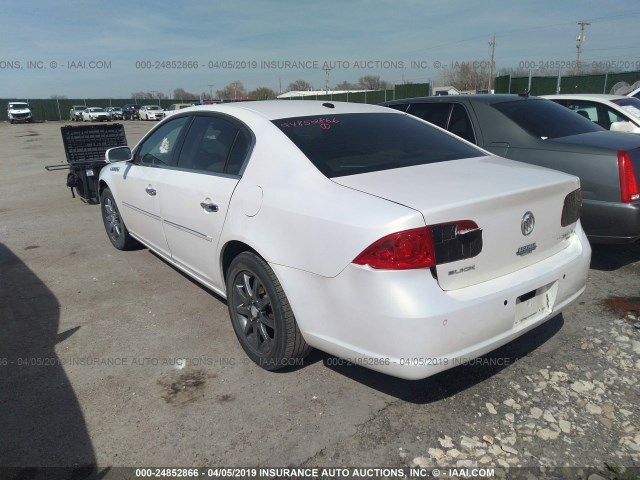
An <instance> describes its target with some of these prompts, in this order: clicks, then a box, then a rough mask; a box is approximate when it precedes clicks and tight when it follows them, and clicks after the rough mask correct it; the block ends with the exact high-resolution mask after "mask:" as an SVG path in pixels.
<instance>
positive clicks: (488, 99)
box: [381, 93, 540, 105]
mask: <svg viewBox="0 0 640 480" xmlns="http://www.w3.org/2000/svg"><path fill="white" fill-rule="evenodd" d="M456 100H458V101H459V100H466V101H469V102H474V103H486V104H489V105H490V104H494V103H502V102H513V101H526V100H540V97H535V96H533V95H530V96H529V95H516V94H510V93H497V94H463V95H433V96H431V97H414V98H402V99H398V100H389V101H387V102H384V103H382V104H381V105H397V104H404V103H441V102H443V103H451V102H453V101H456Z"/></svg>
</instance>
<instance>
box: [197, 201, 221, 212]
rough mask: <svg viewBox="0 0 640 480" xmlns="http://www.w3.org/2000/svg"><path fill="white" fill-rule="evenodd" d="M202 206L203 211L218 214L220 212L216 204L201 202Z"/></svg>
mask: <svg viewBox="0 0 640 480" xmlns="http://www.w3.org/2000/svg"><path fill="white" fill-rule="evenodd" d="M200 206H201V207H202V209H203V210H204V211H205V212H217V211H218V205H216V204H215V203H206V202H200Z"/></svg>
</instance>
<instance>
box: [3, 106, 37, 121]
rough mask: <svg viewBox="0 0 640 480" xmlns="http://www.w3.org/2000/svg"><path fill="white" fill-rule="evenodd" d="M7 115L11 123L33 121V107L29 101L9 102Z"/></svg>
mask: <svg viewBox="0 0 640 480" xmlns="http://www.w3.org/2000/svg"><path fill="white" fill-rule="evenodd" d="M7 117H8V118H9V122H10V123H16V122H29V123H31V122H33V114H32V113H31V107H29V104H28V103H27V102H9V104H8V105H7Z"/></svg>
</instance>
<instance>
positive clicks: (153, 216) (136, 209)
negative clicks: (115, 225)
mask: <svg viewBox="0 0 640 480" xmlns="http://www.w3.org/2000/svg"><path fill="white" fill-rule="evenodd" d="M122 205H124V206H125V207H129V208H130V209H131V210H135V211H136V212H138V213H142V214H143V215H146V216H147V217H151V218H153V219H154V220H158V221H162V218H161V217H159V216H158V215H154V214H153V213H149V212H147V211H146V210H142V209H140V208H138V207H134V206H133V205H131V204H130V203H127V202H122Z"/></svg>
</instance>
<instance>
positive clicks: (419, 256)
mask: <svg viewBox="0 0 640 480" xmlns="http://www.w3.org/2000/svg"><path fill="white" fill-rule="evenodd" d="M481 251H482V230H481V229H480V228H478V225H477V224H476V223H475V222H472V221H471V220H462V221H459V222H450V223H441V224H437V225H430V226H427V227H423V228H414V229H411V230H404V231H402V232H397V233H392V234H391V235H387V236H386V237H382V238H381V239H380V240H378V241H376V242H374V243H372V244H371V245H370V246H369V247H367V248H366V249H365V250H364V251H363V252H362V253H361V254H360V255H358V256H357V257H356V258H355V259H354V260H353V263H355V264H357V265H369V266H370V267H371V268H375V269H381V270H409V269H415V268H429V267H435V266H436V265H439V264H442V263H448V262H453V261H457V260H462V259H465V258H471V257H475V256H476V255H478V254H479V253H480V252H481Z"/></svg>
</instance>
